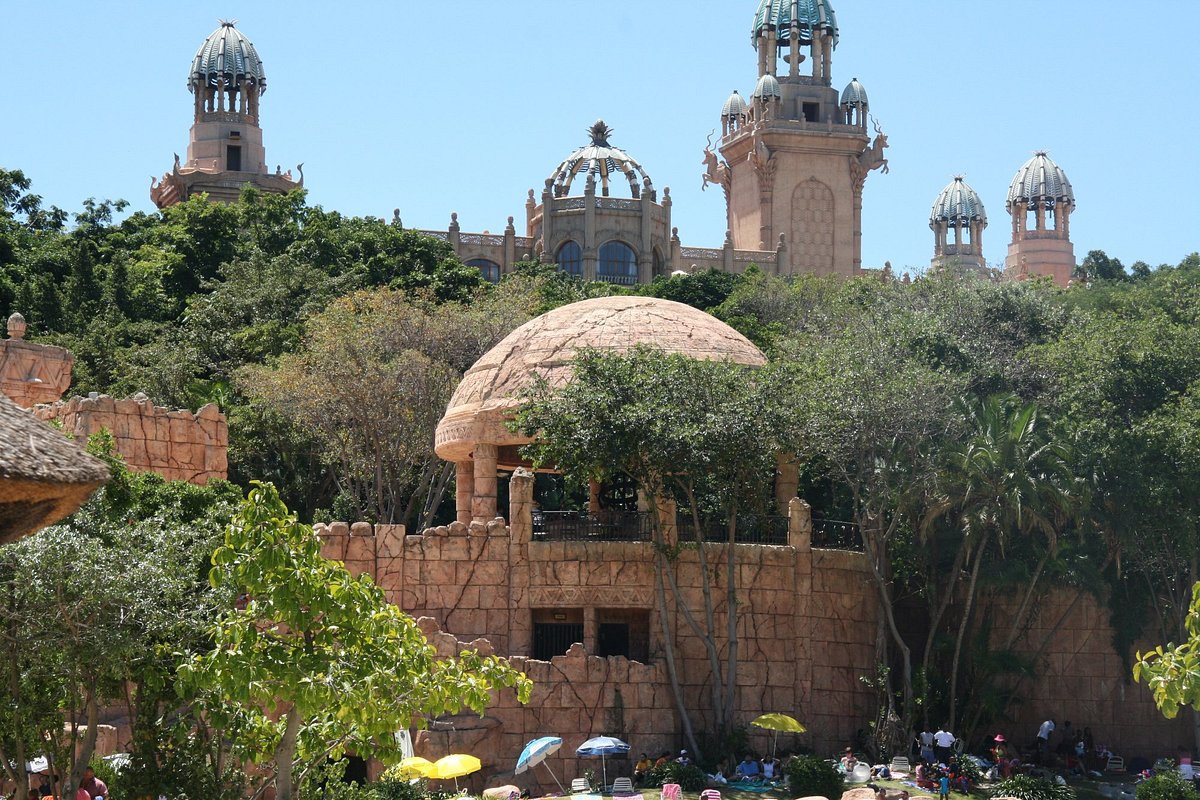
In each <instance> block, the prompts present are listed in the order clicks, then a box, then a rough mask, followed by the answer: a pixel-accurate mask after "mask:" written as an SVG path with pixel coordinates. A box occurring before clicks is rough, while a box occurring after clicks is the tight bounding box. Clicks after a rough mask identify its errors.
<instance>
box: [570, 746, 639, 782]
mask: <svg viewBox="0 0 1200 800" xmlns="http://www.w3.org/2000/svg"><path fill="white" fill-rule="evenodd" d="M628 752H629V745H627V744H625V743H624V742H622V741H621V740H620V739H616V738H614V737H612V736H597V737H595V738H594V739H588V740H587V741H586V742H584V743H583V744H581V745H579V747H578V749H576V750H575V755H577V756H600V770H601V775H602V776H603V778H602V779H603V781H604V785H605V786H607V785H608V765H607V764H606V763H605V759H606V757H607V756H623V755H625V754H626V753H628Z"/></svg>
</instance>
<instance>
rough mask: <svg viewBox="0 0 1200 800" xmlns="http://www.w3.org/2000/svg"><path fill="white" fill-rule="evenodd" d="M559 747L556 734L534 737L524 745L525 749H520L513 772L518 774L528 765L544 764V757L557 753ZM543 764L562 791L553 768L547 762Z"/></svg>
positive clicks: (560, 743)
mask: <svg viewBox="0 0 1200 800" xmlns="http://www.w3.org/2000/svg"><path fill="white" fill-rule="evenodd" d="M560 747H562V739H560V738H559V737H557V736H543V737H541V738H540V739H534V740H533V741H532V742H530V743H529V744H527V745H525V749H524V750H522V751H521V755H520V757H519V758H518V759H517V768H516V769H515V770H513V772H515V773H516V774H518V775H520V774H521V773H522V772H524V771H525V770H527V769H529V768H530V767H536V766H537V765H538V764H545V762H546V757H547V756H551V755H554V754H555V753H557V752H558V748H560ZM545 766H546V769H547V770H548V771H549V772H550V777H552V778H554V782H555V783H557V784H558V790H559V791H560V792H562V791H563V787H562V783H560V782H559V780H558V776H557V775H555V774H554V770H552V769H550V766H549V765H548V764H545Z"/></svg>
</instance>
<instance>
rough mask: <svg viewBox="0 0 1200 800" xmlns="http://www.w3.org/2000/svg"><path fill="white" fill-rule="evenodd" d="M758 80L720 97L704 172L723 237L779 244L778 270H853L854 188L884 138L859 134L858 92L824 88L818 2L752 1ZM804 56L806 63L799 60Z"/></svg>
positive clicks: (829, 83) (829, 75) (861, 95)
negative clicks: (725, 231)
mask: <svg viewBox="0 0 1200 800" xmlns="http://www.w3.org/2000/svg"><path fill="white" fill-rule="evenodd" d="M751 35H752V41H753V44H754V48H755V49H756V50H757V51H758V80H757V83H756V85H755V87H754V91H753V93H752V94H751V97H750V102H749V103H748V104H747V103H745V102H743V101H742V98H741V96H740V95H738V96H736V98H735V97H730V99H729V100H728V101H726V103H725V106H724V107H723V109H722V119H721V131H722V137H721V141H720V144H719V146H718V147H719V150H720V154H721V156H722V157H723V163H720V162H718V161H717V158H716V156H715V154H713V153H712V151H711V150H708V151H706V153H705V161H706V163H709V171H708V175H706V177H707V178H709V179H710V180H712V181H713V182H717V183H721V184H722V187H723V188H724V189H725V194H726V198H727V200H726V207H727V214H728V221H729V232H730V238H731V239H732V243H733V246H734V247H735V248H739V249H747V250H773V249H775V248H776V247H777V245H778V244H779V243H780V242H781V241H783V242H784V243H785V244H786V247H787V249H788V252H789V254H790V257H789V259H788V267H787V271H788V272H791V273H796V272H812V273H817V274H827V273H838V274H841V275H853V274H855V273H857V272H858V271H859V269H860V268H861V266H862V255H861V254H862V241H861V240H862V190H863V185H864V184H865V182H866V178H867V174H868V173H869V172H870V171H871V170H873V169H876V168H879V167H883V168H884V170H885V171H886V169H887V159H885V158H884V155H883V151H884V148H886V147H887V146H888V145H887V137H886V136H884V135H883V133H882V132H881V131H880V130H879V126H878V125H876V126H875V132H876V134H877V136H876V137H875V140H874V142H871V140H870V137H869V135H868V133H867V120H868V117H869V108H870V106H869V104H868V100H867V92H866V90H865V89H864V88H863V86H862V84H860V83H859V82H858V81H857V80H854V81H851V83H850V85H848V86H847V87H846V90H845V91H844V92H843V93H842V95H841V96H839V95H838V92H837V90H836V89H834V88H833V71H832V60H833V51H834V48H835V47H837V43H838V26H837V19H836V17H835V16H834V11H833V7H832V5H831V4H830V3H829V1H828V0H760V2H759V5H758V11H757V12H756V13H755V15H754V25H753V27H752V29H751ZM805 62H807V63H805Z"/></svg>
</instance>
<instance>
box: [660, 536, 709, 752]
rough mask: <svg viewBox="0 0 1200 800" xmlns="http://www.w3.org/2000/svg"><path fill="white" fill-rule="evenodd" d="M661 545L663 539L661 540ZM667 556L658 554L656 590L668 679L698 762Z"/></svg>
mask: <svg viewBox="0 0 1200 800" xmlns="http://www.w3.org/2000/svg"><path fill="white" fill-rule="evenodd" d="M660 544H661V539H660ZM666 560H667V556H666V554H665V553H663V552H662V549H661V547H660V548H659V552H658V562H659V563H658V569H657V570H656V571H655V573H654V583H655V589H656V590H657V591H658V622H659V626H660V627H661V628H662V636H663V650H664V651H666V652H665V656H666V662H667V677H668V678H669V679H670V681H671V694H672V695H674V697H675V707H676V708H678V709H679V720H680V722H681V723H682V724H683V735H684V736H685V737H686V738H687V741H688V746H689V747H690V748H691V749H692V752H693V753H695V754H696V760H697V761H699V760H700V759H701V758H703V756H702V755H701V753H700V746H699V745H698V744H696V734H695V731H693V730H692V717H691V714H689V713H688V708H687V704H686V703H685V702H684V700H683V688H682V687H681V686H680V685H679V673H678V671H677V670H676V667H675V641H674V636H673V634H672V631H671V622H670V620H669V619H668V618H667V589H666V582H665V581H664V580H663V571H664V570H665V569H666V564H665V563H664V562H665V561H666Z"/></svg>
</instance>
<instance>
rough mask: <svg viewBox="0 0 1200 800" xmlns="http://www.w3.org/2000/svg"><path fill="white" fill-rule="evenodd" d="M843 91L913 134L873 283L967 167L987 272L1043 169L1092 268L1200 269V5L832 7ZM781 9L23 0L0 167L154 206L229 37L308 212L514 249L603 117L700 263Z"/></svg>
mask: <svg viewBox="0 0 1200 800" xmlns="http://www.w3.org/2000/svg"><path fill="white" fill-rule="evenodd" d="M834 2H835V6H836V9H837V13H838V19H839V23H840V26H841V44H840V45H839V47H838V49H837V51H836V52H835V54H834V60H833V72H834V83H835V85H837V87H838V88H839V89H840V88H841V87H842V86H844V85H845V84H846V83H848V82H849V81H850V79H851V78H854V77H858V78H859V79H860V80H861V81H862V82H863V83H864V85H865V86H866V87H867V90H868V92H869V93H870V98H871V110H872V112H873V113H874V114H875V115H876V116H877V117H878V118H879V120H880V121H881V122H882V124H883V126H884V129H885V130H886V132H887V133H888V135H889V138H890V143H891V145H892V146H891V148H890V150H889V151H888V157H889V158H890V161H891V173H890V174H889V175H881V174H880V173H878V172H876V173H873V174H872V175H871V177H870V179H869V181H868V183H867V188H866V195H865V208H864V214H863V230H864V235H863V262H864V264H865V265H868V266H880V265H882V264H883V262H884V261H885V260H890V261H891V262H892V264H893V265H894V266H895V267H896V268H897V269H898V270H899V269H903V268H905V267H919V268H923V267H924V266H926V265H927V264H928V262H929V257H930V256H931V255H932V234H931V233H930V231H929V229H928V227H927V220H928V213H929V207H930V204H931V203H932V201H933V199H934V197H935V196H936V195H937V193H938V191H939V190H940V189H941V188H942V186H944V185H945V184H946V183H947V182H948V181H949V180H950V178H951V177H952V176H953V175H954V174H955V173H960V172H961V173H965V174H966V176H967V181H968V182H969V183H970V184H971V185H972V186H974V187H975V189H976V190H977V191H978V192H979V193H980V195H981V196H982V197H983V200H984V203H985V205H986V207H987V210H988V214H989V218H990V221H991V226H990V227H989V229H988V231H987V233H986V234H985V239H984V242H985V250H986V255H987V258H988V260H989V262H996V261H1000V260H1002V259H1003V257H1004V252H1005V246H1006V245H1007V242H1008V235H1009V224H1008V221H1007V216H1006V215H1005V213H1004V199H1005V195H1006V191H1007V188H1008V184H1009V181H1010V180H1011V179H1012V176H1013V174H1014V173H1015V172H1016V170H1017V168H1018V167H1019V166H1020V165H1021V164H1022V163H1023V162H1024V161H1025V160H1026V159H1027V158H1028V157H1029V156H1030V155H1031V153H1032V151H1034V150H1035V149H1041V148H1045V149H1048V150H1049V151H1050V154H1051V156H1052V157H1053V158H1054V159H1055V160H1056V161H1057V162H1058V163H1059V164H1060V165H1061V166H1062V167H1063V168H1064V169H1065V170H1066V172H1067V174H1068V176H1069V177H1070V178H1071V182H1072V183H1073V184H1074V187H1075V192H1076V196H1077V200H1078V209H1077V211H1076V213H1075V215H1074V216H1073V217H1072V220H1071V232H1072V238H1073V239H1074V242H1075V247H1076V253H1077V255H1078V256H1079V257H1080V258H1082V256H1083V255H1084V254H1085V253H1086V252H1087V251H1088V250H1090V249H1095V248H1099V249H1104V250H1106V251H1108V253H1109V254H1110V255H1114V256H1117V257H1119V258H1121V259H1122V260H1123V261H1124V262H1125V263H1126V264H1129V263H1132V262H1133V261H1135V260H1138V259H1142V260H1145V261H1148V262H1150V263H1151V264H1158V263H1160V262H1170V263H1174V262H1177V261H1178V260H1180V259H1181V258H1182V257H1183V256H1184V255H1186V254H1188V253H1190V252H1192V251H1195V250H1197V249H1200V235H1198V232H1200V180H1198V178H1200V140H1198V132H1200V111H1198V110H1197V106H1198V104H1200V90H1198V89H1197V77H1198V76H1197V73H1198V68H1197V56H1196V50H1195V42H1194V37H1195V34H1196V31H1197V30H1200V2H1198V1H1197V0H1157V1H1155V0H1144V1H1143V2H1138V1H1137V0H1122V1H1121V2H1116V1H1115V0H1058V1H1057V2H1047V1H1046V0H1041V1H1040V2H1035V1H1034V0H976V1H975V2H957V3H945V2H931V0H890V1H889V2H886V3H885V2H879V0H834ZM756 5H757V0H721V1H720V2H696V0H690V1H688V0H657V2H649V0H611V1H610V2H607V3H599V2H579V1H576V0H546V1H544V2H543V1H542V0H538V1H537V2H530V1H526V0H512V1H510V2H479V1H477V0H453V1H452V2H419V3H418V2H413V1H412V0H399V1H397V2H382V1H381V2H359V3H355V2H342V3H331V2H309V1H308V0H289V2H278V1H275V2H264V1H263V0H254V2H248V1H247V0H241V1H240V2H238V0H226V2H220V3H211V2H190V3H183V2H103V3H101V2H92V1H90V0H89V2H79V1H76V2H52V1H51V0H46V2H41V3H33V2H11V1H10V2H5V3H4V4H3V9H2V13H0V20H2V22H3V27H4V29H5V33H6V35H5V37H4V39H5V54H4V57H3V59H2V61H0V165H3V166H5V167H8V168H20V169H23V170H25V172H26V173H27V175H29V176H30V177H31V178H32V179H33V181H34V186H35V190H36V191H37V192H39V193H40V194H42V195H44V196H45V198H46V200H47V201H49V202H52V203H54V204H57V205H60V206H63V207H65V208H67V209H69V210H74V209H77V208H78V207H79V203H80V201H82V200H83V199H84V198H86V197H89V196H95V197H97V198H104V197H108V198H124V199H127V200H129V201H130V202H131V204H132V208H134V209H150V208H152V205H151V203H150V201H149V197H148V192H147V190H148V186H149V182H150V176H151V175H161V174H162V173H163V172H164V171H166V170H168V169H169V168H170V166H171V162H172V153H173V152H179V153H180V154H182V153H184V152H185V149H186V145H187V132H188V126H189V125H190V123H191V113H192V104H191V98H190V95H189V94H188V92H187V89H186V88H185V80H186V78H187V73H188V68H189V66H190V63H191V58H192V55H193V53H194V52H195V50H196V48H197V47H198V46H199V44H200V42H201V41H202V40H203V39H204V37H205V36H206V35H207V34H208V33H209V32H210V31H212V30H213V29H214V28H215V27H216V25H217V18H218V17H231V18H236V19H238V20H240V22H239V24H238V27H239V29H241V30H242V31H243V32H244V33H245V34H246V35H247V36H248V37H249V38H250V39H251V41H253V42H254V44H255V46H256V47H257V48H258V50H259V53H260V54H261V56H262V58H263V60H264V62H265V65H266V70H267V76H268V91H267V93H266V95H265V97H264V98H263V101H262V123H263V127H264V131H265V140H266V146H267V158H268V161H269V162H270V163H271V164H275V163H281V164H283V165H284V167H285V169H286V168H287V167H289V166H294V165H295V164H296V163H297V162H301V161H303V162H304V163H305V173H306V175H307V180H306V185H307V186H308V188H309V190H310V201H311V202H313V203H318V204H320V205H322V206H325V207H326V208H331V209H337V210H339V211H342V212H345V213H349V214H371V215H375V216H384V217H388V218H390V217H391V211H392V209H393V208H397V207H398V208H399V209H400V210H401V215H402V217H403V220H404V223H405V224H406V225H409V226H413V227H429V228H435V227H441V228H444V227H445V226H446V224H447V223H448V221H449V217H450V212H451V211H457V212H458V214H459V220H460V221H461V224H462V226H463V230H472V231H480V230H484V229H487V230H491V231H493V232H499V231H500V230H502V229H503V227H504V223H505V218H506V217H507V216H508V215H510V214H511V215H513V216H515V217H516V220H517V226H518V231H520V230H521V225H522V223H523V219H524V216H523V215H524V200H525V195H526V191H527V190H528V189H529V188H537V189H539V190H540V187H541V186H542V183H543V181H544V180H545V178H546V176H547V175H548V174H549V173H550V171H551V170H552V169H553V167H554V166H555V165H556V164H557V163H558V161H559V160H561V159H562V157H563V156H565V155H566V154H567V153H568V152H570V151H571V150H572V149H573V148H574V147H576V146H578V145H580V144H582V143H583V142H584V141H585V134H584V129H585V128H586V127H587V126H588V125H589V124H590V123H591V122H592V121H593V120H595V119H596V118H597V117H603V118H604V119H605V120H606V121H607V122H608V123H609V124H610V125H611V126H612V127H613V128H614V129H615V135H614V137H613V143H614V144H616V145H617V146H620V147H623V148H625V149H626V150H628V151H629V152H630V153H631V154H633V155H634V156H635V157H636V158H638V159H639V160H640V161H641V162H642V164H643V165H644V166H645V167H646V168H647V170H648V171H649V172H650V174H651V176H652V177H653V178H654V181H655V184H656V185H657V186H659V187H662V186H670V187H671V194H672V197H674V198H675V206H674V220H675V223H676V224H677V225H678V226H679V229H680V234H681V236H682V238H683V241H684V243H685V244H689V245H694V246H718V245H719V244H720V242H721V240H722V238H723V234H724V211H723V208H722V200H721V193H720V192H719V191H716V190H710V191H708V192H701V191H700V184H701V181H700V173H701V164H700V161H701V152H702V150H703V147H704V142H705V137H706V135H707V134H708V132H709V131H710V130H712V129H713V128H714V127H716V126H718V113H719V111H720V108H721V104H722V102H723V101H724V99H725V97H726V96H727V95H728V94H729V92H730V91H731V90H733V89H735V88H736V89H738V90H740V91H741V92H742V94H743V95H747V94H749V92H750V90H751V89H752V88H753V84H754V79H755V63H756V62H755V55H754V51H753V50H752V49H751V46H750V35H749V28H750V22H751V18H752V16H753V13H754V10H755V7H756Z"/></svg>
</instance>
